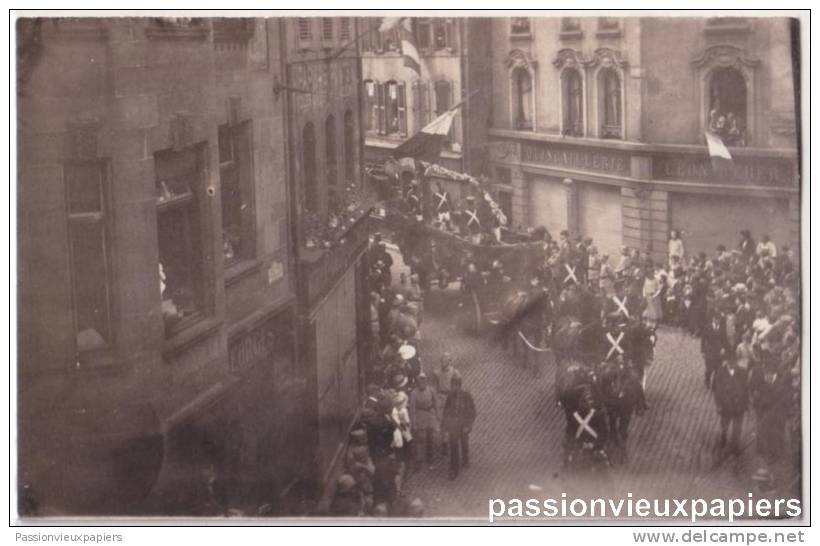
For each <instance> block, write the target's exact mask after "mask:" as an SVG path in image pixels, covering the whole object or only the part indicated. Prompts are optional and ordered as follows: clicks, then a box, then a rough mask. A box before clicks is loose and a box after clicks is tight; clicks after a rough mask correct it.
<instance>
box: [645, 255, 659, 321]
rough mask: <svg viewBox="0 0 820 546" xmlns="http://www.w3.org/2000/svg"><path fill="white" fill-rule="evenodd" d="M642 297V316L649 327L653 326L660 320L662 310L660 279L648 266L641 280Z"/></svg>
mask: <svg viewBox="0 0 820 546" xmlns="http://www.w3.org/2000/svg"><path fill="white" fill-rule="evenodd" d="M643 297H644V300H646V307H645V308H644V312H643V316H644V318H645V319H646V323H647V325H648V326H650V327H654V326H656V325H657V324H658V322H660V320H661V318H662V316H663V311H662V310H661V280H660V279H659V278H658V276H656V275H655V271H654V270H653V269H652V268H650V267H648V268H646V275H645V277H644V281H643Z"/></svg>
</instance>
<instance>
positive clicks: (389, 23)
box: [379, 17, 404, 32]
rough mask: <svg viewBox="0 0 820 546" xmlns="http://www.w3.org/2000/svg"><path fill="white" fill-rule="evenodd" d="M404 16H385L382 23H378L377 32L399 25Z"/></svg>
mask: <svg viewBox="0 0 820 546" xmlns="http://www.w3.org/2000/svg"><path fill="white" fill-rule="evenodd" d="M402 19H404V17H385V18H384V19H382V24H381V25H379V32H387V31H388V30H392V29H394V28H396V27H397V26H399V23H401V21H402Z"/></svg>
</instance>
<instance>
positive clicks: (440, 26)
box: [433, 19, 450, 50]
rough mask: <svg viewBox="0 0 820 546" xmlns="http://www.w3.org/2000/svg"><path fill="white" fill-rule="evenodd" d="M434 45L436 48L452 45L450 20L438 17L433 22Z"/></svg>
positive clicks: (445, 47)
mask: <svg viewBox="0 0 820 546" xmlns="http://www.w3.org/2000/svg"><path fill="white" fill-rule="evenodd" d="M433 47H434V48H435V49H436V50H441V49H447V48H448V47H450V20H449V19H436V21H435V22H434V23H433Z"/></svg>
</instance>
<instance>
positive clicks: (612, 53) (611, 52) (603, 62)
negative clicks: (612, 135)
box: [585, 47, 629, 140]
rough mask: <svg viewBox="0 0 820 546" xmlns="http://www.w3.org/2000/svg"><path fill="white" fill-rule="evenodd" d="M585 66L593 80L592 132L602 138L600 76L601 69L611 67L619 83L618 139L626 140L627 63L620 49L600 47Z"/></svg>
mask: <svg viewBox="0 0 820 546" xmlns="http://www.w3.org/2000/svg"><path fill="white" fill-rule="evenodd" d="M585 66H586V67H587V68H588V69H589V70H590V77H591V81H592V82H594V85H593V91H592V94H593V97H594V100H593V103H592V104H593V105H594V120H595V125H594V129H593V134H594V135H595V136H596V137H598V138H603V134H602V126H603V122H604V107H603V105H604V100H606V97H604V96H603V92H604V91H603V89H602V86H601V81H600V77H601V71H602V70H604V69H612V70H614V71H615V73H616V74H617V75H618V78H619V79H620V83H621V137H620V139H619V140H626V138H627V135H626V74H627V68H628V66H629V63H628V62H627V61H626V59H625V58H624V56H623V54H622V53H621V52H620V51H618V50H616V49H611V48H608V47H602V48H598V49H596V50H595V53H594V54H593V56H592V58H591V59H590V60H589V61H587V62H586V63H585Z"/></svg>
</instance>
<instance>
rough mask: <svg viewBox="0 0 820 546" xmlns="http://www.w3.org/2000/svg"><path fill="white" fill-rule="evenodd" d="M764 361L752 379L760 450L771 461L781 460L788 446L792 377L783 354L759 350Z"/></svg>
mask: <svg viewBox="0 0 820 546" xmlns="http://www.w3.org/2000/svg"><path fill="white" fill-rule="evenodd" d="M758 354H759V359H760V363H759V365H758V366H756V367H755V369H754V370H753V372H752V377H751V379H750V380H749V390H750V392H751V398H752V407H753V408H754V410H755V415H756V421H757V449H758V451H759V453H760V455H761V456H762V457H763V458H764V459H766V460H768V461H772V462H773V461H777V460H778V459H779V458H780V455H781V454H782V451H783V447H784V445H785V433H786V422H787V417H788V409H789V404H790V402H791V400H790V398H791V397H790V383H791V377H790V376H789V373H788V372H785V371H784V370H781V369H780V366H779V364H780V359H779V354H778V353H776V352H775V351H774V350H772V348H769V349H765V348H762V349H760V351H759V353H758Z"/></svg>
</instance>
